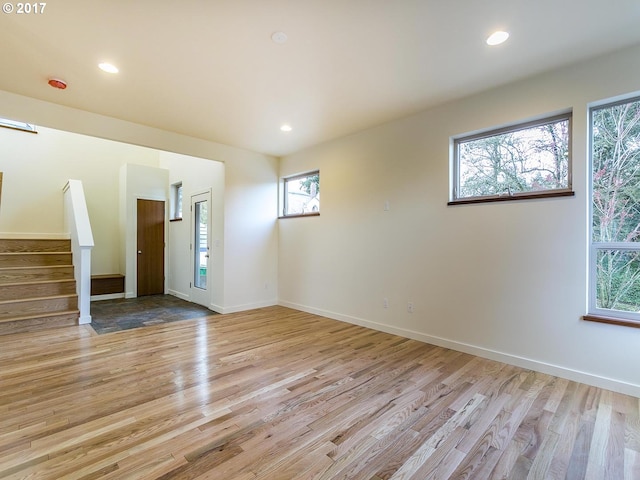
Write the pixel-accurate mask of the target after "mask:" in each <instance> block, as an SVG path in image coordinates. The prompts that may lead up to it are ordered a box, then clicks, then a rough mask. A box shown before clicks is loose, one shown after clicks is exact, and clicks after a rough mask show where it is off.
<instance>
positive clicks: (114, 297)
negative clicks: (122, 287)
mask: <svg viewBox="0 0 640 480" xmlns="http://www.w3.org/2000/svg"><path fill="white" fill-rule="evenodd" d="M118 298H124V293H105V294H104V295H91V301H92V302H99V301H100V300H117V299H118Z"/></svg>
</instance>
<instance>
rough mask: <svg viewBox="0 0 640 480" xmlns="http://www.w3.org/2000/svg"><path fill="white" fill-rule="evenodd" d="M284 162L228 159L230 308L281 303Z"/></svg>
mask: <svg viewBox="0 0 640 480" xmlns="http://www.w3.org/2000/svg"><path fill="white" fill-rule="evenodd" d="M277 209H278V161H277V160H276V159H273V158H272V159H267V158H265V160H264V161H261V162H256V161H255V160H254V159H252V158H251V156H250V155H246V156H244V157H243V158H238V159H237V161H235V162H227V163H225V215H224V226H225V227H224V231H225V235H224V237H225V238H224V245H225V250H224V253H225V266H224V270H225V287H224V302H225V303H224V305H225V309H224V311H225V312H226V313H228V312H234V311H240V310H247V309H250V308H258V307H263V306H268V305H275V304H277V303H278V229H277Z"/></svg>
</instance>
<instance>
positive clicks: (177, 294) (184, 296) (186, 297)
mask: <svg viewBox="0 0 640 480" xmlns="http://www.w3.org/2000/svg"><path fill="white" fill-rule="evenodd" d="M167 295H173V296H174V297H178V298H179V299H180V300H185V301H187V302H190V301H191V297H190V296H189V295H188V294H186V293H182V292H178V291H177V290H167Z"/></svg>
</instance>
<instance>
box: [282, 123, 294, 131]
mask: <svg viewBox="0 0 640 480" xmlns="http://www.w3.org/2000/svg"><path fill="white" fill-rule="evenodd" d="M280 130H282V131H283V132H290V131H291V130H293V128H291V125H287V124H285V125H282V126H281V127H280Z"/></svg>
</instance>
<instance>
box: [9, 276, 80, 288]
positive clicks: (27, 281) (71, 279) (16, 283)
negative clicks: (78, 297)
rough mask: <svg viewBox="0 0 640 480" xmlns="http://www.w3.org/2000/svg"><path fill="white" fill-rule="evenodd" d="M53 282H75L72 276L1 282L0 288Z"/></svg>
mask: <svg viewBox="0 0 640 480" xmlns="http://www.w3.org/2000/svg"><path fill="white" fill-rule="evenodd" d="M53 283H75V279H74V278H61V279H60V280H25V281H24V282H11V283H3V284H2V285H0V288H5V287H13V286H16V285H43V284H53Z"/></svg>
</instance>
